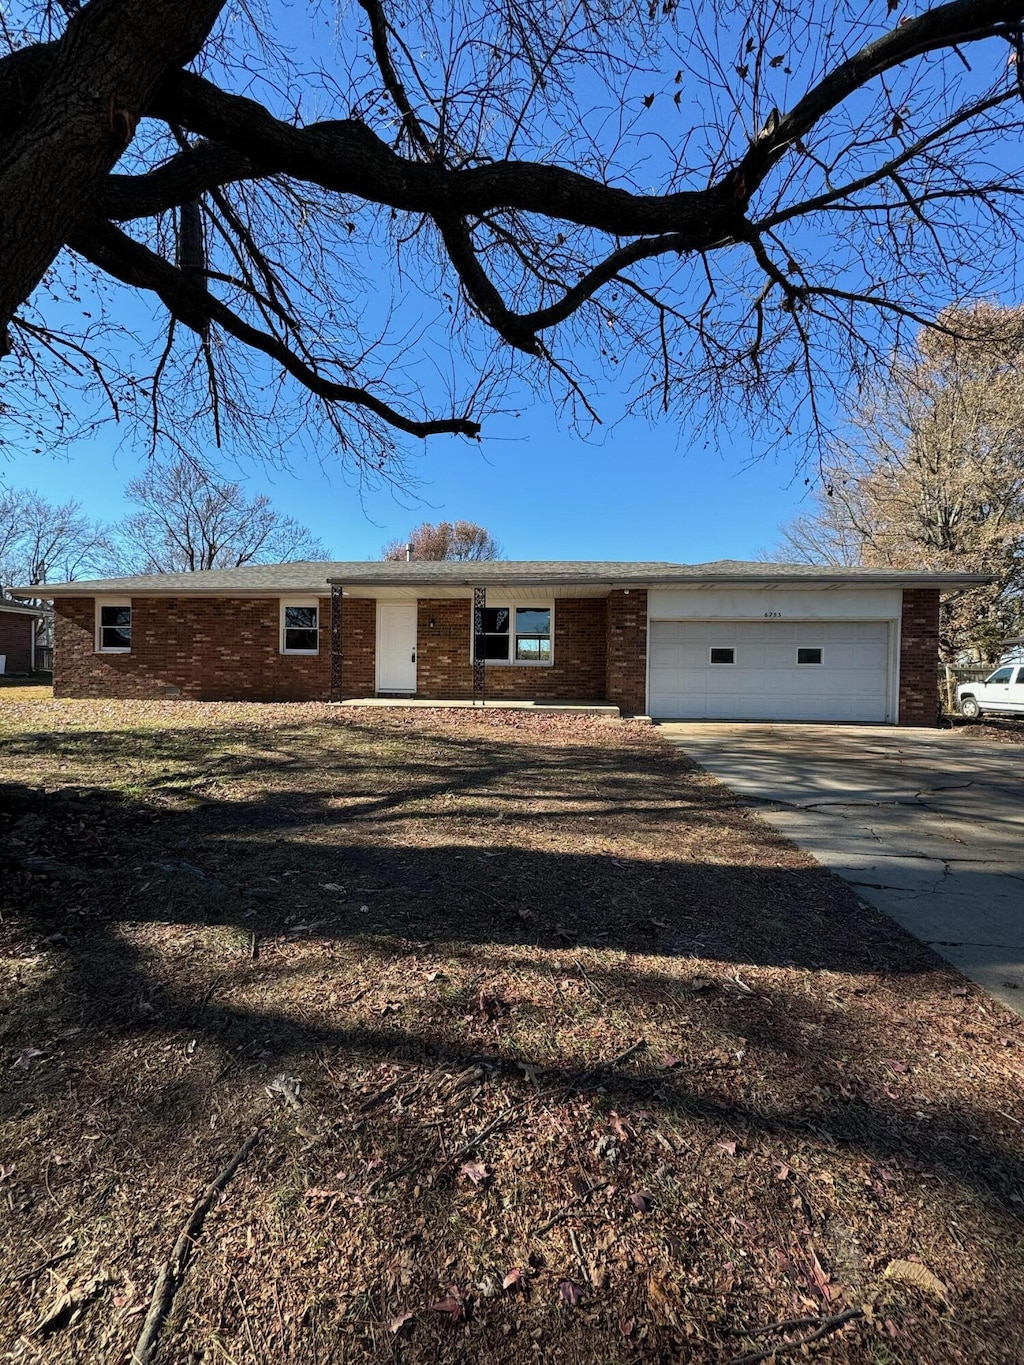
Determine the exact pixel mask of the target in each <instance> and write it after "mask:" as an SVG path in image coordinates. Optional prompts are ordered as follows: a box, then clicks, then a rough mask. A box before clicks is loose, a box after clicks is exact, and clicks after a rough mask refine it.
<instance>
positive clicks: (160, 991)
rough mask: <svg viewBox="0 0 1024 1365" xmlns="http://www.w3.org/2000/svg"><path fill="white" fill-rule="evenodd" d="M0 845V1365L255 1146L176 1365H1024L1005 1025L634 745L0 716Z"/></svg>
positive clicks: (82, 1325)
mask: <svg viewBox="0 0 1024 1365" xmlns="http://www.w3.org/2000/svg"><path fill="white" fill-rule="evenodd" d="M0 860H2V866H0V897H2V901H3V903H2V914H0V994H2V998H3V1000H4V1005H5V1009H6V1013H5V1014H4V1017H3V1020H2V1021H0V1028H2V1031H3V1032H2V1040H3V1057H4V1063H3V1065H2V1066H0V1106H2V1108H0V1112H2V1115H3V1119H2V1121H3V1125H4V1138H5V1141H4V1151H3V1154H2V1156H3V1165H2V1166H0V1182H2V1185H0V1188H2V1191H3V1194H2V1199H3V1210H4V1213H3V1218H2V1219H0V1320H2V1321H3V1322H4V1323H5V1326H8V1325H9V1330H10V1333H11V1334H12V1339H13V1340H19V1339H22V1340H23V1341H24V1342H26V1343H30V1345H25V1346H24V1347H23V1353H24V1354H25V1356H26V1359H28V1358H30V1357H32V1356H33V1352H34V1353H35V1355H37V1356H41V1357H42V1358H45V1359H46V1360H47V1362H53V1363H54V1365H56V1363H57V1362H60V1363H61V1365H63V1362H64V1361H68V1362H69V1363H70V1362H71V1361H75V1360H83V1359H111V1360H113V1359H115V1358H117V1359H120V1358H127V1356H128V1355H130V1352H131V1345H132V1343H133V1341H134V1339H135V1337H136V1336H137V1334H138V1330H139V1326H140V1317H141V1315H142V1314H143V1313H144V1311H145V1305H146V1304H147V1303H148V1301H149V1296H150V1294H151V1292H152V1288H153V1282H154V1277H155V1274H156V1268H157V1267H158V1266H159V1265H161V1264H162V1263H163V1261H164V1259H165V1258H166V1256H167V1254H168V1249H169V1248H170V1246H172V1245H173V1243H174V1239H175V1237H176V1236H177V1235H178V1232H179V1231H180V1228H181V1226H182V1223H183V1220H184V1219H185V1218H186V1217H187V1215H188V1211H189V1209H191V1208H192V1207H193V1206H194V1204H195V1201H196V1200H197V1199H198V1198H199V1196H200V1195H201V1193H202V1191H203V1189H204V1188H205V1185H206V1183H207V1181H209V1180H210V1179H211V1178H212V1176H213V1174H214V1173H215V1172H216V1171H217V1170H219V1169H220V1168H221V1167H222V1166H223V1164H224V1162H225V1160H227V1158H228V1157H229V1156H230V1154H231V1153H232V1152H233V1151H234V1150H236V1149H237V1147H238V1144H239V1141H240V1137H241V1136H244V1135H245V1134H246V1133H247V1132H249V1131H251V1129H252V1128H253V1127H254V1126H256V1125H259V1126H260V1127H261V1129H262V1130H263V1131H264V1133H265V1137H264V1140H263V1141H262V1142H261V1144H260V1147H259V1149H258V1151H256V1152H254V1154H253V1155H252V1157H251V1158H250V1160H249V1161H247V1163H246V1165H245V1167H244V1168H243V1169H242V1170H240V1171H239V1173H238V1174H237V1175H236V1176H235V1177H234V1179H233V1180H232V1183H231V1185H230V1186H229V1187H228V1188H227V1189H226V1190H225V1191H224V1194H223V1196H222V1197H221V1198H220V1199H219V1200H218V1201H217V1202H216V1203H215V1204H214V1206H213V1207H212V1208H211V1210H210V1213H209V1216H208V1217H207V1220H206V1223H205V1225H204V1228H203V1231H202V1234H201V1236H200V1237H199V1239H198V1240H197V1243H196V1246H195V1248H194V1249H193V1254H192V1258H191V1265H190V1268H189V1269H188V1271H187V1273H186V1275H185V1277H184V1280H183V1283H182V1284H181V1286H180V1288H179V1289H178V1291H177V1296H176V1300H175V1310H174V1313H173V1314H172V1316H171V1318H170V1319H169V1321H168V1325H167V1328H166V1329H165V1339H164V1342H163V1345H162V1347H161V1350H162V1352H163V1353H164V1354H165V1355H166V1356H167V1358H168V1359H182V1360H186V1359H188V1360H191V1359H195V1360H200V1359H209V1360H211V1361H212V1360H213V1359H214V1358H216V1359H217V1360H220V1359H231V1360H232V1361H234V1362H236V1363H237V1365H256V1362H262V1361H265V1360H283V1359H288V1360H290V1361H294V1362H296V1365H313V1363H314V1362H316V1361H321V1360H328V1359H331V1358H332V1356H333V1357H334V1358H338V1359H344V1360H346V1361H353V1362H356V1361H361V1360H367V1361H369V1360H376V1359H381V1358H383V1357H384V1356H385V1355H386V1354H387V1352H388V1351H393V1352H394V1353H395V1354H396V1355H397V1354H398V1353H400V1354H401V1358H402V1359H403V1361H405V1362H406V1365H428V1363H429V1365H434V1363H435V1362H438V1363H439V1365H456V1362H462V1361H464V1360H467V1359H474V1360H485V1361H488V1362H496V1365H505V1363H506V1362H507V1363H508V1365H519V1362H520V1361H522V1360H532V1359H534V1358H540V1357H542V1356H543V1357H550V1358H552V1359H566V1360H572V1361H573V1362H579V1365H606V1363H607V1362H609V1361H619V1360H625V1359H627V1358H628V1359H629V1360H630V1361H633V1360H648V1359H650V1360H660V1359H666V1360H669V1359H672V1360H674V1359H688V1360H690V1361H691V1362H694V1365H718V1362H720V1361H722V1360H729V1359H734V1358H743V1357H744V1356H750V1355H751V1354H757V1353H758V1352H762V1353H763V1351H764V1348H765V1347H766V1345H767V1346H770V1345H772V1344H773V1343H774V1342H775V1341H778V1340H781V1341H783V1342H784V1344H786V1343H789V1342H790V1341H795V1340H797V1338H799V1337H800V1336H801V1335H802V1334H805V1333H806V1334H809V1333H812V1332H813V1331H815V1330H817V1328H816V1327H815V1325H814V1324H821V1323H830V1322H831V1323H838V1324H839V1328H841V1330H835V1331H832V1330H831V1329H830V1334H829V1336H828V1338H827V1340H826V1341H823V1342H822V1343H821V1345H820V1346H818V1345H811V1346H810V1347H808V1350H809V1351H811V1352H812V1354H813V1352H814V1351H816V1350H817V1351H819V1352H820V1355H821V1358H823V1359H828V1360H829V1362H830V1365H847V1363H849V1365H866V1362H869V1361H873V1360H876V1359H878V1360H882V1359H884V1360H886V1361H887V1362H892V1365H916V1362H918V1361H920V1360H925V1359H927V1360H931V1361H936V1362H938V1361H942V1362H943V1365H945V1362H947V1361H948V1362H950V1363H951V1365H952V1362H964V1363H965V1365H966V1362H969V1363H970V1365H1005V1362H1006V1361H1008V1360H1012V1359H1019V1358H1024V1331H1022V1325H1021V1323H1020V1322H1019V1321H1018V1318H1019V1314H1018V1313H1017V1312H1016V1309H1015V1306H1014V1305H1015V1304H1016V1303H1017V1302H1019V1301H1020V1299H1021V1297H1022V1296H1024V1268H1022V1265H1021V1262H1020V1256H1019V1230H1020V1216H1021V1214H1022V1213H1024V1206H1022V1205H1021V1202H1020V1200H1021V1193H1020V1183H1021V1162H1020V1150H1021V1144H1020V1122H1021V1121H1022V1120H1024V1113H1022V1111H1021V1102H1020V1094H1021V1083H1022V1079H1024V1077H1022V1057H1024V1052H1022V1049H1021V1047H1020V1042H1021V1039H1022V1036H1024V1034H1022V1028H1021V1023H1020V1021H1019V1020H1018V1019H1017V1018H1016V1016H1011V1015H1008V1014H1006V1013H1005V1012H1004V1011H1002V1010H1001V1009H1000V1008H999V1007H998V1006H997V1005H995V1004H994V1003H993V1002H992V1001H991V1000H989V999H988V998H987V997H985V996H983V995H982V994H981V993H980V992H979V991H978V990H977V989H976V988H975V987H973V986H970V985H969V984H967V983H965V982H964V981H963V978H961V977H958V976H957V975H956V974H955V973H953V972H952V971H951V970H949V969H948V968H946V967H945V966H944V965H943V964H941V963H940V962H939V961H938V960H937V959H936V958H934V957H933V956H932V955H931V954H930V953H929V951H928V950H927V949H926V948H924V947H923V946H921V945H920V944H916V943H914V942H913V941H911V940H909V939H908V938H907V937H906V936H905V935H903V933H902V932H901V931H900V930H899V929H898V928H897V927H896V926H895V925H893V924H891V923H890V922H889V921H887V920H885V919H884V918H883V917H881V916H879V915H876V914H875V913H874V912H873V911H871V910H869V909H867V908H865V907H864V906H863V905H861V904H860V903H859V902H858V900H857V898H856V896H855V894H854V893H853V891H851V890H850V889H849V888H848V887H845V886H843V885H842V884H840V883H839V882H837V881H835V880H834V879H833V878H832V877H831V876H830V875H829V874H828V873H827V872H825V871H824V870H823V869H821V868H820V867H817V866H816V865H814V864H813V863H812V862H811V860H810V859H808V858H806V857H805V856H804V855H802V854H800V853H799V852H797V851H796V850H794V849H793V848H792V847H791V846H790V845H788V844H786V843H785V841H784V840H782V839H781V838H780V837H779V836H778V835H776V834H774V833H773V832H772V831H771V830H769V829H768V828H767V827H766V826H764V825H762V824H761V823H760V822H759V820H758V819H757V818H756V816H755V815H754V814H752V812H751V810H750V809H749V808H748V807H746V806H744V805H742V804H741V803H739V802H737V801H736V800H734V799H733V798H732V797H731V796H730V795H729V793H728V792H726V791H725V790H724V789H723V788H721V787H719V786H718V785H717V784H716V783H714V782H713V781H712V780H711V779H710V778H708V777H707V776H706V775H704V774H702V773H700V772H698V771H697V770H695V769H694V768H692V766H691V765H689V764H688V763H687V762H686V761H685V760H683V759H681V758H680V757H679V756H678V755H677V754H675V753H673V752H671V751H670V750H668V748H667V747H665V746H663V745H662V743H661V741H660V739H659V737H658V732H657V731H656V730H654V729H652V728H650V727H644V726H638V725H631V724H619V723H609V722H605V721H601V720H594V719H591V718H587V717H577V718H572V719H567V718H565V717H558V716H546V717H545V716H524V715H523V714H522V713H502V714H499V713H494V714H486V715H480V714H474V713H471V712H469V711H467V712H459V713H444V714H433V715H432V714H431V713H429V712H426V713H425V712H417V713H414V714H410V715H403V714H401V713H399V712H395V713H391V714H387V713H383V714H382V713H380V712H375V713H372V714H371V713H366V712H359V711H351V712H350V711H347V710H345V711H341V710H339V709H338V708H332V707H329V706H321V705H316V704H310V705H306V704H302V705H292V706H288V705H281V706H255V705H252V706H250V705H245V704H228V703H223V704H220V703H213V704H209V705H205V704H203V705H199V704H190V703H176V702H152V703H151V702H140V703H113V702H97V703H87V702H68V703H63V702H61V703H53V702H49V703H33V704H22V703H13V704H8V703H7V700H6V696H5V697H4V699H3V704H2V705H0ZM640 1040H643V1043H644V1045H643V1046H642V1047H641V1046H636V1047H634V1046H633V1045H634V1044H638V1043H639V1042H640ZM894 1051H895V1052H896V1053H897V1055H896V1056H894V1055H893V1054H894ZM22 1058H24V1060H20V1059H22ZM300 1078H301V1079H300ZM296 1106H298V1107H296ZM69 1232H70V1237H69ZM918 1248H920V1249H921V1250H920V1252H918V1250H917V1249H918ZM901 1263H905V1264H906V1265H909V1266H910V1267H912V1269H911V1270H910V1271H909V1272H907V1276H908V1277H901V1275H900V1274H897V1273H888V1271H887V1270H886V1269H885V1268H887V1267H890V1266H892V1265H899V1264H901ZM99 1266H102V1274H103V1275H106V1276H109V1296H108V1295H107V1294H106V1293H105V1292H103V1291H105V1290H106V1288H107V1286H106V1285H103V1286H101V1287H100V1289H99V1290H97V1292H96V1294H95V1296H94V1297H91V1298H88V1299H87V1301H83V1303H82V1304H81V1305H79V1306H77V1307H76V1303H75V1302H74V1301H73V1300H67V1301H65V1300H64V1297H63V1296H66V1295H72V1294H74V1293H75V1292H80V1291H76V1289H75V1287H76V1286H81V1287H85V1286H88V1285H90V1283H91V1281H92V1280H93V1279H94V1277H95V1276H97V1275H98V1274H100V1273H101V1272H100V1271H99V1270H98V1269H97V1267H99ZM927 1276H933V1277H934V1281H935V1284H934V1285H933V1284H932V1282H931V1281H930V1280H927V1279H926V1277H927ZM935 1285H938V1286H941V1287H942V1290H943V1291H944V1292H940V1291H939V1289H937V1288H936V1287H935ZM949 1285H955V1286H956V1296H955V1297H956V1302H957V1304H958V1305H959V1304H960V1303H969V1304H970V1307H971V1311H970V1312H959V1311H957V1312H951V1311H949V1307H948V1304H949V1297H951V1291H949V1295H947V1294H946V1292H945V1287H946V1286H949ZM862 1306H863V1308H864V1312H863V1316H856V1314H857V1313H858V1312H859V1311H860V1309H861V1307H862ZM58 1309H60V1311H59V1312H58V1311H57V1310H58ZM851 1314H853V1316H851ZM793 1322H797V1323H799V1322H808V1323H809V1324H810V1325H808V1326H806V1327H796V1328H793V1329H792V1330H788V1329H780V1326H779V1324H785V1323H793ZM40 1323H47V1324H49V1325H48V1326H47V1329H46V1331H45V1332H41V1329H40V1326H39V1325H40ZM776 1332H777V1333H779V1335H778V1336H775V1337H773V1336H770V1335H766V1334H772V1333H776Z"/></svg>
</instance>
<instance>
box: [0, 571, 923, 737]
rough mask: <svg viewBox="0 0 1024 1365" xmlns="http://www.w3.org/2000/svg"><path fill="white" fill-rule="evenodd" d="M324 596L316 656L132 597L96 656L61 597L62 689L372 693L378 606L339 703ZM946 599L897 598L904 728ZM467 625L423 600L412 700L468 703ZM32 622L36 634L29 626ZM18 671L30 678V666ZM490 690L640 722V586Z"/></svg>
mask: <svg viewBox="0 0 1024 1365" xmlns="http://www.w3.org/2000/svg"><path fill="white" fill-rule="evenodd" d="M319 601H320V650H319V653H318V654H315V655H303V654H295V655H287V654H282V653H281V651H280V601H279V599H278V598H276V597H267V598H227V597H202V598H200V597H184V596H182V597H148V598H146V597H135V598H133V599H132V648H131V651H130V653H125V654H116V653H114V654H101V653H97V652H96V648H95V639H96V607H95V601H94V599H93V598H91V597H65V598H58V599H57V600H56V601H55V602H54V609H55V628H56V642H55V644H56V647H55V651H54V691H55V694H56V695H57V696H58V697H143V698H151V697H178V696H180V697H185V698H189V699H191V700H195V701H217V700H239V701H306V700H309V701H326V700H331V699H333V700H344V699H345V698H352V697H372V696H373V695H374V693H375V691H376V638H377V603H376V600H375V599H373V598H358V597H345V598H344V599H343V600H342V607H341V618H340V622H339V625H340V632H339V633H340V641H341V688H340V695H339V696H333V697H332V678H331V638H332V636H331V599H330V598H329V597H321V598H320V599H319ZM938 603H939V595H938V592H937V591H936V590H935V589H927V590H916V589H915V590H909V589H908V590H907V591H905V592H904V594H903V614H902V630H901V640H900V685H899V723H900V724H902V725H934V724H935V723H936V720H937V715H938V679H937V673H936V660H937V658H938V616H939V608H938ZM471 618H472V603H471V602H470V600H469V599H468V598H429V597H428V598H422V599H421V600H420V601H419V603H418V611H417V637H418V638H417V691H416V696H417V698H422V699H425V700H436V701H444V700H453V701H454V700H466V699H469V698H471V697H472V696H473V663H472V626H471ZM13 619H16V620H17V618H13ZM2 621H3V615H2V613H0V623H2ZM18 624H21V623H20V621H18ZM26 625H28V626H30V625H31V622H29V621H28V620H27V619H26ZM3 652H5V651H4V650H3V649H2V648H0V653H3ZM24 667H25V669H26V670H27V667H28V664H27V660H26V662H25V665H24ZM8 668H9V670H10V671H12V672H13V671H16V670H17V669H18V668H19V666H18V664H17V662H16V661H15V660H12V659H10V658H9V660H8ZM485 695H486V698H487V699H489V700H491V701H499V700H500V701H510V700H522V701H581V702H610V703H611V704H612V705H615V706H618V707H619V708H620V709H621V711H622V712H623V714H624V715H636V714H642V713H643V712H644V711H645V710H646V708H647V593H646V591H645V590H644V589H636V588H634V589H631V590H629V591H626V590H625V589H619V590H616V591H613V592H610V593H609V594H608V596H607V597H606V598H595V597H590V598H556V599H555V603H554V640H553V650H552V663H551V665H550V666H541V665H528V664H522V665H517V664H492V665H489V666H488V667H487V670H486V692H485Z"/></svg>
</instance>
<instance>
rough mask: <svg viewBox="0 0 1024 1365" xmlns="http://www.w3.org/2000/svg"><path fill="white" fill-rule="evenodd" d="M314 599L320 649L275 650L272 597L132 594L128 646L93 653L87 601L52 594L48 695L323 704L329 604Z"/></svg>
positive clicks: (276, 615)
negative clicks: (303, 651) (317, 604)
mask: <svg viewBox="0 0 1024 1365" xmlns="http://www.w3.org/2000/svg"><path fill="white" fill-rule="evenodd" d="M319 601H320V652H319V654H282V653H281V652H280V603H279V601H278V599H277V598H276V597H272V598H246V597H235V598H228V597H133V598H132V647H131V652H130V653H127V654H98V653H97V652H96V605H95V599H94V598H91V597H65V598H57V600H56V601H55V602H54V604H53V606H54V612H55V622H54V627H55V639H54V657H53V669H54V672H53V690H54V695H55V696H58V697H145V698H152V697H186V698H188V699H189V700H191V701H326V700H328V699H329V697H330V683H331V648H330V611H331V600H330V598H329V597H322V598H320V599H319Z"/></svg>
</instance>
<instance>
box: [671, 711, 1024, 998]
mask: <svg viewBox="0 0 1024 1365" xmlns="http://www.w3.org/2000/svg"><path fill="white" fill-rule="evenodd" d="M1021 724H1022V727H1024V722H1022V723H1021ZM659 729H660V731H661V733H662V734H663V735H664V736H665V738H666V739H669V740H671V742H672V743H674V744H678V745H679V747H680V748H681V749H682V750H683V751H684V752H685V753H687V754H688V755H689V756H690V757H691V758H692V759H694V761H695V762H697V763H699V764H700V766H701V767H702V768H705V769H706V770H707V771H708V772H710V773H712V774H713V775H714V776H715V777H717V778H718V779H720V781H722V782H724V783H725V784H726V785H727V786H728V787H730V788H732V790H733V791H735V792H737V793H739V794H740V795H742V796H746V797H749V798H751V799H753V800H754V801H755V802H757V803H758V804H759V807H760V813H761V814H762V815H763V817H764V818H765V819H767V820H768V821H769V822H770V823H771V824H772V825H774V826H775V828H776V829H778V830H779V831H780V832H781V833H783V834H785V835H786V836H787V837H788V838H790V839H792V840H793V842H794V843H796V844H798V845H799V846H800V847H801V848H802V849H805V850H806V851H807V852H808V853H810V854H811V855H812V856H813V857H814V858H816V859H817V860H818V861H819V862H820V863H823V864H824V865H825V866H826V867H829V868H831V869H832V871H834V872H836V873H838V875H839V876H840V877H843V878H844V879H845V880H846V881H848V882H851V883H852V884H853V885H854V886H855V887H856V888H857V891H858V894H859V895H860V896H861V898H862V899H863V900H865V901H867V902H868V903H870V904H871V905H874V906H877V907H878V909H880V910H882V911H884V912H885V913H886V914H887V915H890V916H891V917H892V918H893V919H894V920H896V921H897V922H898V923H899V924H901V925H903V927H904V928H905V929H908V930H909V931H910V932H911V933H912V934H915V935H916V936H917V937H918V938H920V939H923V940H924V942H925V943H928V944H931V946H932V947H934V948H935V950H936V951H937V952H938V953H940V954H941V955H942V956H943V957H944V958H946V959H947V960H948V961H949V962H952V963H953V964H954V966H956V967H958V968H959V969H960V970H961V971H962V972H963V973H964V974H965V975H966V976H969V977H971V978H972V979H973V980H974V981H976V982H978V984H979V985H981V986H983V987H984V989H985V990H987V991H988V992H989V993H990V994H992V995H993V996H995V997H996V998H997V999H998V1000H1000V1001H1002V1002H1003V1003H1004V1004H1006V1005H1008V1006H1009V1007H1010V1008H1011V1009H1014V1010H1016V1011H1017V1012H1018V1013H1019V1014H1024V744H1021V745H1018V744H1009V743H999V742H998V741H991V740H982V739H971V738H970V737H969V734H964V733H963V732H953V731H948V730H910V729H906V730H903V729H895V728H893V727H890V726H825V725H775V724H768V723H750V724H743V725H741V724H703V723H684V722H680V723H665V724H662V725H661V726H660V727H659Z"/></svg>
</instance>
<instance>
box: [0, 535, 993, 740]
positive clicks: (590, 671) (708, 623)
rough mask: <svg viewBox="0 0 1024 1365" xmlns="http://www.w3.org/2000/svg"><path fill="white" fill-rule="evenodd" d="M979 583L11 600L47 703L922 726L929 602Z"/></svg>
mask: <svg viewBox="0 0 1024 1365" xmlns="http://www.w3.org/2000/svg"><path fill="white" fill-rule="evenodd" d="M980 581H986V580H984V579H983V578H982V577H981V576H980V575H975V576H971V575H953V574H933V573H918V574H914V573H906V572H894V571H890V570H882V569H823V568H817V567H814V566H809V565H799V564H797V565H794V564H756V563H753V564H751V563H743V562H737V561H732V560H726V561H718V562H716V563H712V564H689V565H687V564H667V563H635V562H616V563H597V562H576V561H569V562H565V561H549V562H548V561H546V562H534V561H528V562H514V561H500V560H499V561H492V562H487V563H460V562H451V561H446V562H440V563H438V562H428V561H413V562H411V563H393V562H392V563H373V562H368V561H367V562H356V563H335V562H328V563H295V564H274V565H248V566H246V567H244V568H241V569H217V570H211V571H209V572H204V573H187V574H150V575H145V576H138V577H133V578H118V579H106V580H103V581H99V582H91V583H90V582H80V583H64V584H57V585H47V586H46V587H45V588H40V587H31V588H25V589H21V590H20V591H22V592H24V593H26V594H27V593H29V592H31V593H32V595H33V596H35V595H39V594H44V593H45V595H46V596H47V597H52V598H53V606H54V613H55V654H54V688H55V692H56V695H57V696H59V697H184V698H191V699H194V700H225V699H238V700H252V701H299V700H321V701H328V700H333V701H344V700H353V699H361V698H370V697H381V696H384V697H391V698H395V699H400V698H405V697H408V698H416V699H418V700H435V701H445V700H466V701H471V700H475V701H481V702H492V703H496V702H501V701H507V700H519V701H535V702H546V701H549V702H591V703H597V702H604V703H610V704H612V705H615V706H618V707H619V708H620V710H621V711H622V712H623V713H624V714H649V715H652V716H655V717H663V718H669V717H675V718H685V719H712V720H731V719H749V720H811V721H831V722H843V721H849V722H874V723H880V724H884V723H892V724H896V723H902V724H907V725H933V724H934V723H935V720H936V716H937V712H938V687H937V660H938V638H937V637H938V613H939V595H940V593H941V592H942V591H943V590H948V589H954V588H959V587H963V586H966V585H967V584H969V583H972V582H980Z"/></svg>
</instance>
